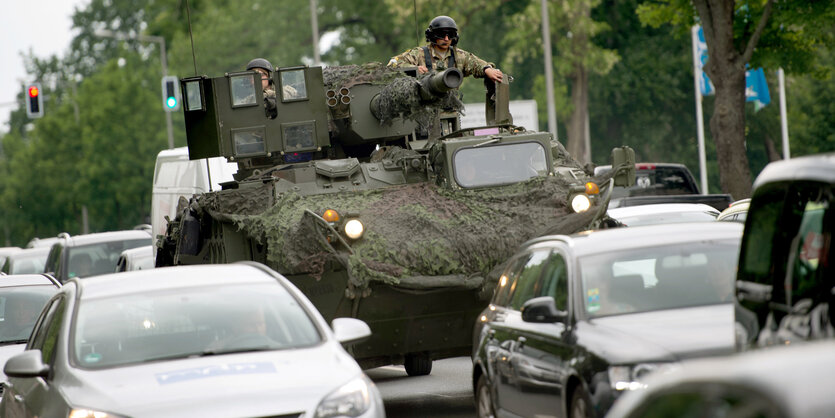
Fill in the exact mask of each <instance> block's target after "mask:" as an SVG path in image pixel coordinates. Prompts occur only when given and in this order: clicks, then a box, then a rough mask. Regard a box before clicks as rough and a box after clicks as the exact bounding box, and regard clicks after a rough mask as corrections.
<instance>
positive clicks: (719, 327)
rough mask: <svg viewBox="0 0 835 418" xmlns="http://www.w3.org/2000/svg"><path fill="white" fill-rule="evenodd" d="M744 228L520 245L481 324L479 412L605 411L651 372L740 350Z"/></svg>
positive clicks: (615, 232) (661, 229)
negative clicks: (737, 301) (737, 291)
mask: <svg viewBox="0 0 835 418" xmlns="http://www.w3.org/2000/svg"><path fill="white" fill-rule="evenodd" d="M741 235H742V225H739V224H737V223H725V222H707V223H688V224H665V225H653V226H642V227H634V228H620V229H612V230H603V231H594V232H585V233H581V234H576V235H572V236H570V237H569V236H547V237H542V238H538V239H535V240H531V241H529V242H528V243H526V244H524V245H523V246H522V248H521V249H520V250H519V251H518V252H517V254H516V255H514V256H513V257H512V258H511V259H510V260H509V261H508V263H506V265H507V268H506V270H505V271H504V274H503V275H502V276H501V278H500V279H499V283H498V285H497V288H496V291H495V293H494V295H493V299H492V301H491V304H490V305H489V306H488V307H487V308H486V309H485V310H484V312H483V313H482V315H481V316H480V318H479V320H478V322H477V324H476V327H475V332H474V343H475V346H474V353H473V388H474V391H475V398H476V403H477V407H478V412H479V416H481V417H492V416H510V417H513V416H537V417H565V416H571V417H592V416H602V415H603V414H605V412H606V411H607V410H608V409H609V408H610V407H611V405H612V403H613V402H614V400H615V399H616V398H617V397H618V396H619V395H620V394H621V393H622V392H625V391H630V390H638V389H641V388H643V383H642V381H643V379H644V378H645V376H646V375H647V374H648V373H650V372H654V371H657V370H664V369H669V368H674V367H675V366H676V364H677V363H678V362H680V361H681V360H683V359H687V358H693V357H703V356H712V355H722V354H729V353H732V352H734V350H735V347H734V346H735V338H734V337H735V327H734V316H733V309H734V303H733V293H732V288H733V286H732V285H733V282H734V271H735V266H736V259H737V255H738V251H739V243H740V239H741Z"/></svg>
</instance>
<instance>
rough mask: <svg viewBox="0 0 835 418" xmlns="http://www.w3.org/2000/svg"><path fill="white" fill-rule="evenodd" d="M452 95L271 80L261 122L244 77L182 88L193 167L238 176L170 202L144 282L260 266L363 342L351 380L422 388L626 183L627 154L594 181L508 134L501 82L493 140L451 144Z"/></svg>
mask: <svg viewBox="0 0 835 418" xmlns="http://www.w3.org/2000/svg"><path fill="white" fill-rule="evenodd" d="M461 80H462V74H461V72H460V71H458V70H457V69H455V68H450V69H446V70H444V71H443V72H438V73H430V74H427V75H423V76H420V77H418V75H417V74H416V72H414V71H408V70H406V71H398V70H388V69H386V68H385V67H383V66H381V65H378V64H369V65H365V66H344V67H330V68H326V69H324V70H323V69H322V68H320V67H287V68H278V69H276V71H275V72H274V73H273V74H272V83H273V84H274V85H275V91H276V92H277V100H276V104H275V105H276V109H275V111H274V112H273V111H272V109H265V105H264V102H263V94H264V93H263V92H262V91H261V88H259V87H258V86H260V81H259V78H257V74H256V73H253V72H237V73H227V74H224V75H223V76H220V77H212V78H210V77H206V76H199V77H189V78H184V79H182V80H181V86H182V91H183V92H185V94H184V96H185V97H184V99H185V100H184V106H183V107H184V112H185V124H186V131H187V136H188V148H189V155H190V158H192V159H198V158H211V157H218V156H223V157H226V158H227V159H228V160H229V161H233V162H236V163H237V164H238V172H237V174H236V175H235V181H233V182H228V183H225V184H223V185H222V186H223V189H222V190H220V191H215V192H209V193H204V194H202V195H200V196H198V197H195V198H193V199H191V200H190V201H188V202H186V201H185V200H184V199H183V200H181V204H180V208H179V213H178V215H177V217H176V219H174V220H172V221H171V222H170V223H169V226H168V230H167V232H166V236H165V237H164V239H162V240H160V242H159V249H158V255H157V265H160V266H164V265H176V264H196V263H229V262H234V261H239V260H255V261H259V262H261V263H264V264H266V265H268V266H270V267H271V268H273V269H275V270H276V271H278V272H280V273H282V274H283V275H284V276H286V277H287V278H289V279H290V280H291V281H292V282H293V283H294V284H295V285H296V286H298V287H299V288H300V289H301V290H302V291H303V292H304V293H305V294H306V295H307V296H308V297H309V298H310V299H311V300H312V301H313V303H314V304H315V305H316V307H317V308H318V309H319V310H320V312H321V313H322V315H323V316H324V317H325V318H326V319H328V320H331V319H333V318H336V317H355V318H360V319H362V320H364V321H366V322H367V323H368V324H369V325H370V327H371V329H372V336H371V337H370V338H369V339H368V340H367V341H364V342H362V343H357V344H355V345H353V346H351V347H350V349H351V350H352V354H353V355H354V356H355V358H356V359H357V360H358V361H359V362H360V364H362V365H363V366H364V367H376V366H380V365H387V364H404V365H405V368H406V371H407V373H408V374H409V375H424V374H428V373H430V371H431V367H432V360H433V359H439V358H445V357H451V356H462V355H468V354H469V353H470V348H471V344H472V341H471V338H470V335H471V330H472V327H473V325H474V323H475V320H476V316H477V315H478V313H479V312H480V311H481V310H482V309H483V308H484V307H485V306H486V305H487V303H488V300H489V297H490V294H491V293H492V289H493V287H494V286H495V282H496V281H498V280H499V278H498V277H495V273H494V274H493V275H492V276H491V275H490V273H491V272H492V271H494V270H495V268H496V267H497V266H498V265H499V264H500V263H501V262H502V261H503V260H505V259H506V258H507V257H508V256H509V255H511V254H512V253H513V251H514V250H515V249H516V247H517V246H518V245H519V244H520V243H522V242H524V241H526V240H528V239H530V238H532V237H535V236H537V235H540V234H544V233H554V232H557V233H571V232H576V231H579V230H583V229H587V228H590V227H593V226H595V225H597V224H599V223H600V222H604V221H605V205H602V204H601V203H604V202H601V201H602V200H603V199H602V198H601V197H600V196H602V195H603V193H601V192H600V190H601V189H603V190H604V191H605V190H606V189H607V188H611V186H610V185H611V184H613V183H615V180H616V179H617V180H618V182H619V183H622V184H626V183H628V179H629V176H630V173H631V176H632V177H633V178H634V152H632V151H631V149H628V147H625V148H622V149H616V151H617V152H616V153H614V155H615V161H614V166H615V167H616V168H618V169H616V170H613V171H612V172H611V173H609V174H608V177H606V178H596V179H592V178H590V177H589V173H587V172H586V171H585V170H584V168H583V166H582V165H580V164H578V163H576V162H575V161H574V160H573V159H571V158H570V156H568V155H567V154H566V153H565V152H564V149H563V148H562V147H561V146H560V145H559V143H558V142H557V141H554V140H553V138H552V136H551V135H550V134H548V133H542V132H531V131H526V130H525V129H524V128H520V127H516V126H514V125H513V123H512V116H511V115H510V113H509V112H508V97H509V87H508V83H507V82H502V83H499V84H494V83H493V82H489V83H486V85H488V86H489V88H488V92H487V98H488V100H487V103H486V111H487V120H488V121H489V123H490V125H489V126H484V127H479V128H469V129H459V123H458V121H459V119H458V116H459V115H458V113H457V109H460V107H461V103H460V100H458V96H457V91H456V87H458V86H459V84H460V83H461ZM630 168H632V171H631V172H630ZM612 173H615V174H617V175H616V176H615V177H612V175H613V174H612ZM592 180H593V181H592ZM572 208H574V209H572Z"/></svg>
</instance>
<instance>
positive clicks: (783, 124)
mask: <svg viewBox="0 0 835 418" xmlns="http://www.w3.org/2000/svg"><path fill="white" fill-rule="evenodd" d="M777 80H778V83H779V85H780V130H781V132H782V133H783V159H784V160H788V159H789V158H791V155H790V153H789V121H788V119H786V79H785V76H784V75H783V68H778V69H777Z"/></svg>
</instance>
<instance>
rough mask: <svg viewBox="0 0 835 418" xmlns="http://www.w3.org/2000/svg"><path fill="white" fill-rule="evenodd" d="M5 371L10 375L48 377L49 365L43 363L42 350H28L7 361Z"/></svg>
mask: <svg viewBox="0 0 835 418" xmlns="http://www.w3.org/2000/svg"><path fill="white" fill-rule="evenodd" d="M3 373H5V374H6V376H9V377H46V376H47V375H48V374H49V365H46V364H44V363H43V359H42V354H41V350H26V351H24V352H22V353H20V354H18V355H16V356H14V357H11V358H10V359H9V360H8V361H6V366H5V367H3Z"/></svg>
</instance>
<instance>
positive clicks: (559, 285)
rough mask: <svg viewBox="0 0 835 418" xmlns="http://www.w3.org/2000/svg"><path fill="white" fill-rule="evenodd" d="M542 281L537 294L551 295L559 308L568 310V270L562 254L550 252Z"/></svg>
mask: <svg viewBox="0 0 835 418" xmlns="http://www.w3.org/2000/svg"><path fill="white" fill-rule="evenodd" d="M540 283H541V285H540V286H539V289H538V291H537V292H536V296H551V297H553V298H554V302H556V306H557V309H559V310H561V311H566V310H568V270H567V266H566V262H565V258H564V257H563V255H562V254H560V253H558V252H553V253H551V254H550V256H549V257H548V261H547V263H546V265H545V271H544V274H543V275H542V280H541V282H540Z"/></svg>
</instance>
